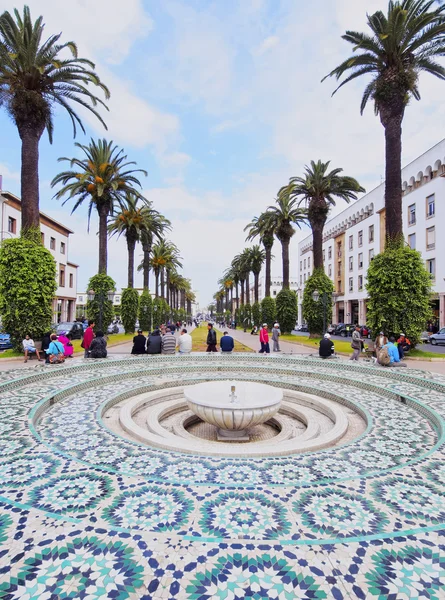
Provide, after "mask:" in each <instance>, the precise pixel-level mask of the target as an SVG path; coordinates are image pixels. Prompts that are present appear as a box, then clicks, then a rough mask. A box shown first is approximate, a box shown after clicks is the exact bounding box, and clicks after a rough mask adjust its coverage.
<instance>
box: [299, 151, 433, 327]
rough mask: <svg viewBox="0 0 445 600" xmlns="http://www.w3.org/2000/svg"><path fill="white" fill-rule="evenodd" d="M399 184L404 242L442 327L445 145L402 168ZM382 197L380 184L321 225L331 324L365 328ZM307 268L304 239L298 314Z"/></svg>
mask: <svg viewBox="0 0 445 600" xmlns="http://www.w3.org/2000/svg"><path fill="white" fill-rule="evenodd" d="M402 181H403V232H404V236H405V241H406V243H408V244H409V245H410V246H411V248H414V249H416V250H418V251H419V252H421V254H422V257H423V259H424V261H425V266H426V268H427V270H428V271H429V273H430V275H431V278H432V281H433V291H434V295H433V311H434V314H435V318H436V320H437V325H438V326H440V327H445V279H444V278H445V237H444V239H442V238H441V237H440V223H442V224H443V223H445V139H444V140H442V141H441V142H439V143H438V144H436V145H435V146H433V147H432V148H430V149H429V150H428V151H427V152H425V153H424V154H422V155H421V156H419V157H418V158H416V159H415V160H414V161H413V162H411V163H409V164H408V165H406V166H405V167H404V168H403V170H402ZM384 192H385V186H384V184H383V183H382V184H381V185H379V186H378V187H377V188H375V189H374V190H372V191H371V192H369V193H368V194H366V195H365V196H363V197H362V198H361V199H360V200H358V201H357V202H354V203H353V204H350V205H349V206H347V207H346V208H345V210H343V211H342V212H341V213H340V214H338V215H336V216H335V217H333V218H332V219H330V220H329V221H328V222H327V223H326V226H325V229H324V237H323V262H324V268H325V273H326V274H327V275H328V276H329V277H330V278H331V279H332V281H333V283H334V288H335V293H336V299H335V303H334V310H333V317H332V319H333V322H335V323H355V322H358V323H360V324H364V323H366V302H367V294H366V287H365V286H366V272H367V269H368V266H369V263H370V262H371V260H372V259H373V258H374V256H375V255H376V254H378V253H379V252H381V251H383V249H384V245H385V219H386V215H385V201H384ZM436 229H437V235H436ZM312 263H313V257H312V237H311V236H308V237H306V238H305V239H304V240H302V241H301V242H300V244H299V246H298V282H299V285H300V288H301V293H300V294H299V303H300V309H301V302H302V290H304V285H305V282H306V280H307V278H308V277H309V276H310V274H311V273H312V269H313V264H312ZM301 313H302V311H301V310H300V311H299V319H300V322H301V318H302V317H301Z"/></svg>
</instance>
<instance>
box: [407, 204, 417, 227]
mask: <svg viewBox="0 0 445 600" xmlns="http://www.w3.org/2000/svg"><path fill="white" fill-rule="evenodd" d="M415 224H416V205H415V204H411V206H408V225H415Z"/></svg>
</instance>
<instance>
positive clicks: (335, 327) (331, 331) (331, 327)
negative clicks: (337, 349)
mask: <svg viewBox="0 0 445 600" xmlns="http://www.w3.org/2000/svg"><path fill="white" fill-rule="evenodd" d="M336 329H337V325H335V324H334V323H331V324H330V325H329V327H328V329H327V332H328V333H334V331H335V330H336Z"/></svg>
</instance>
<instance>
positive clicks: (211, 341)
mask: <svg viewBox="0 0 445 600" xmlns="http://www.w3.org/2000/svg"><path fill="white" fill-rule="evenodd" d="M207 329H208V333H207V350H206V352H218V350H217V348H216V343H217V338H216V331H215V330H214V329H213V325H212V323H207Z"/></svg>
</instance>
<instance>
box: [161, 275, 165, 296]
mask: <svg viewBox="0 0 445 600" xmlns="http://www.w3.org/2000/svg"><path fill="white" fill-rule="evenodd" d="M164 277H165V274H164V269H161V298H163V299H164V300H165V296H164V292H165V280H164Z"/></svg>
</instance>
